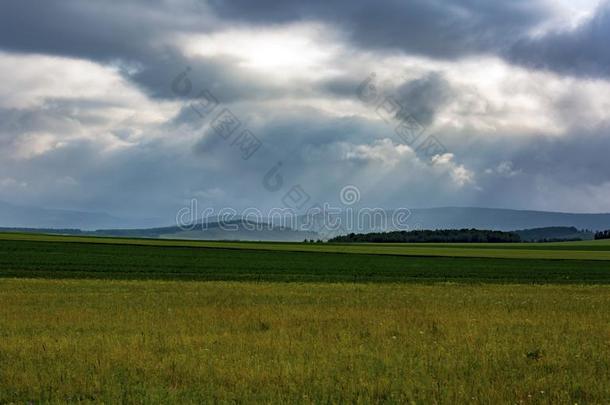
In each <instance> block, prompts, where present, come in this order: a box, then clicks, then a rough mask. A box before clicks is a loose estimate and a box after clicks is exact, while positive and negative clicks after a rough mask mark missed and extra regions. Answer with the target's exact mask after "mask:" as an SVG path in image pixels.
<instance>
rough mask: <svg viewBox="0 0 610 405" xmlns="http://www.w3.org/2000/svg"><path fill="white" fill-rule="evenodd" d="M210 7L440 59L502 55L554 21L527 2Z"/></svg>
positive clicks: (236, 2) (344, 1) (352, 0)
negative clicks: (325, 27) (323, 28)
mask: <svg viewBox="0 0 610 405" xmlns="http://www.w3.org/2000/svg"><path fill="white" fill-rule="evenodd" d="M210 4H211V6H212V8H214V9H215V10H217V12H218V13H219V14H220V15H221V16H223V17H228V18H233V19H236V20H242V21H243V20H246V21H249V22H254V23H277V22H289V21H301V20H312V19H313V20H321V21H326V22H329V23H331V24H332V25H333V26H339V27H341V28H342V29H343V30H344V31H345V32H346V33H347V35H348V36H349V37H350V38H351V39H352V40H353V41H354V42H355V43H356V44H358V45H361V46H365V47H371V48H381V49H383V48H385V49H400V50H404V51H406V52H408V53H413V54H422V55H429V56H433V57H440V58H455V57H459V56H463V55H467V54H473V53H480V52H497V50H498V49H499V48H504V47H507V46H509V45H510V44H511V43H512V42H513V41H514V40H515V38H516V37H519V36H521V35H523V34H524V33H525V32H526V31H527V30H529V29H530V28H532V27H534V26H536V25H537V24H539V23H540V22H541V21H543V20H544V19H545V18H547V17H548V16H549V14H548V11H547V9H546V7H545V6H544V4H543V3H542V2H537V1H526V0H518V1H511V2H489V1H484V0H452V1H445V2H438V1H425V0H410V1H398V0H387V1H375V2H371V1H366V0H339V1H321V0H314V1H307V2H302V1H296V0H292V1H283V2H276V1H257V2H251V1H247V0H212V1H210Z"/></svg>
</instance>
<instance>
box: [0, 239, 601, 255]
mask: <svg viewBox="0 0 610 405" xmlns="http://www.w3.org/2000/svg"><path fill="white" fill-rule="evenodd" d="M0 240H38V241H63V242H77V243H103V244H131V245H147V246H184V247H208V248H210V247H211V248H224V249H249V250H279V251H295V252H333V253H360V254H386V255H405V256H441V257H481V258H506V259H562V260H570V259H571V260H610V242H609V241H584V242H558V243H507V244H504V243H498V244H491V243H459V244H451V243H446V244H441V243H436V244H427V243H404V244H400V243H393V244H382V243H377V244H375V243H363V244H332V243H323V244H317V243H314V244H307V243H281V242H225V241H195V240H167V239H137V238H111V237H91V236H62V235H41V234H28V233H0Z"/></svg>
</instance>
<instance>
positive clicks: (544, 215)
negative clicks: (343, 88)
mask: <svg viewBox="0 0 610 405" xmlns="http://www.w3.org/2000/svg"><path fill="white" fill-rule="evenodd" d="M354 211H356V210H354ZM410 211H411V215H410V216H409V218H408V220H407V221H406V223H403V226H404V225H405V224H406V225H407V226H408V227H409V229H463V228H468V229H472V228H476V229H485V230H499V231H520V234H521V235H522V238H523V237H525V239H528V240H542V239H569V238H584V239H587V238H590V237H591V235H592V234H591V233H590V232H585V233H583V232H580V231H582V230H588V231H593V232H594V231H600V230H607V229H610V214H572V213H559V212H545V211H525V210H511V209H498V208H476V207H443V208H423V209H412V210H410ZM393 213H394V211H392V210H387V211H385V214H386V217H387V218H391V217H392V214H393ZM347 215H348V213H347V212H342V213H341V214H338V216H336V217H338V218H341V223H343V224H347V223H350V222H348V220H347ZM367 221H368V222H366V221H364V222H365V223H363V221H360V223H359V224H358V225H360V227H359V228H353V229H350V228H345V227H343V228H342V229H341V230H340V231H338V232H336V231H335V232H334V233H333V232H331V234H330V235H329V234H328V233H325V232H320V233H317V232H314V231H315V229H311V228H302V227H299V226H297V229H300V230H297V229H291V228H289V227H287V226H271V225H268V224H266V223H264V221H263V223H258V224H257V223H255V222H252V221H246V220H243V219H238V220H236V221H232V222H230V223H227V224H224V225H229V228H231V229H227V226H221V225H220V224H218V223H217V222H213V221H210V222H209V223H208V226H207V227H206V229H202V227H201V224H199V225H198V226H195V227H193V229H192V230H185V229H181V228H179V227H177V226H165V227H159V226H156V227H155V225H158V220H157V222H155V220H153V219H149V220H146V219H144V220H142V219H137V220H134V219H131V220H125V219H122V218H118V217H114V216H112V215H109V214H106V213H92V212H80V211H69V210H53V209H44V208H35V207H23V206H17V205H12V204H8V203H4V202H0V227H1V228H5V230H8V229H9V228H10V230H17V228H19V230H22V231H44V232H49V233H65V234H87V235H99V236H131V237H151V238H186V239H208V240H237V239H239V240H273V241H302V240H304V239H317V238H327V237H332V236H336V235H337V234H341V233H351V232H354V233H366V232H373V231H387V230H393V229H396V228H395V227H392V223H391V221H388V223H387V224H386V225H385V226H383V227H380V226H379V223H377V224H376V223H373V222H374V221H371V220H370V218H369V219H368V220H367ZM303 222H304V217H300V218H299V220H298V221H297V225H300V224H302V223H303ZM351 223H352V224H353V223H354V221H353V219H352V222H351ZM274 225H275V224H274ZM280 225H281V224H280ZM22 228H29V229H22ZM532 228H547V229H543V230H540V229H538V230H535V231H533V232H532V231H531V230H532ZM524 230H527V231H528V232H525V231H524ZM524 232H525V233H524Z"/></svg>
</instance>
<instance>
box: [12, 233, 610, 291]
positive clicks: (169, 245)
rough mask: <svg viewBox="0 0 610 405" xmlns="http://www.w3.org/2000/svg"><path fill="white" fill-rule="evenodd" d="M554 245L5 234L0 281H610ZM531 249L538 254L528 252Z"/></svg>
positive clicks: (607, 270)
mask: <svg viewBox="0 0 610 405" xmlns="http://www.w3.org/2000/svg"><path fill="white" fill-rule="evenodd" d="M67 242H69V243H67ZM527 246H531V247H535V246H534V245H527ZM555 246H558V247H560V248H558V249H556V250H549V251H550V252H552V253H553V254H554V255H556V256H557V257H558V258H559V257H563V256H564V255H565V256H566V257H565V258H564V259H553V260H549V259H530V258H514V257H513V258H506V259H504V258H493V257H487V256H485V255H481V254H480V253H479V252H483V253H485V252H490V251H491V252H500V251H502V250H504V251H506V252H507V253H506V255H507V256H508V257H511V253H513V252H515V251H516V252H521V251H523V250H524V249H519V250H514V249H513V250H511V249H510V247H511V246H507V247H506V248H504V247H495V248H493V249H491V248H486V247H481V248H476V249H473V248H463V249H461V248H459V247H445V246H442V247H441V246H439V247H435V246H433V247H430V248H425V249H431V250H434V249H436V250H443V251H444V252H449V253H451V252H455V253H458V254H456V255H455V256H456V257H449V256H434V255H431V256H420V255H413V256H412V255H409V254H408V253H407V252H408V249H410V248H409V247H407V248H403V247H401V246H395V245H392V246H390V247H389V248H390V249H395V250H398V251H399V253H398V254H391V253H389V251H383V249H384V248H385V247H384V246H376V245H355V246H341V245H326V244H320V245H317V244H290V243H275V244H272V243H238V242H192V241H164V240H149V239H116V238H115V239H112V238H94V237H86V238H83V237H60V236H38V235H31V234H29V235H19V234H3V235H1V237H0V277H32V278H40V277H44V278H60V277H61V278H114V279H182V280H242V281H248V280H250V281H251V280H254V281H325V282H345V281H349V282H354V281H369V282H400V281H419V282H433V281H459V282H527V283H532V282H534V283H549V282H553V283H610V261H603V260H578V259H574V258H572V257H571V256H570V254H571V253H573V252H574V251H572V250H565V249H561V247H563V246H564V245H561V244H560V245H553V247H555ZM585 246H588V245H585ZM600 246H608V247H610V245H600ZM417 249H419V248H417ZM422 249H424V248H422ZM405 250H406V251H405ZM531 251H532V252H536V250H534V249H532V250H531ZM354 252H358V253H357V254H356V253H354ZM369 252H373V253H369ZM579 252H580V253H583V254H587V253H591V254H598V253H600V252H599V251H591V252H587V251H584V250H582V251H579ZM601 253H610V252H601ZM584 257H586V255H585V256H584Z"/></svg>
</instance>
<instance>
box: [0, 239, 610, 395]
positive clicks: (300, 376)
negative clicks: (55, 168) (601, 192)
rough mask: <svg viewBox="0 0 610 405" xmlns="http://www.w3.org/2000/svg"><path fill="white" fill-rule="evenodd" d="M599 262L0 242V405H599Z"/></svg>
mask: <svg viewBox="0 0 610 405" xmlns="http://www.w3.org/2000/svg"><path fill="white" fill-rule="evenodd" d="M410 249H416V250H417V249H431V250H433V251H434V252H433V253H432V254H430V255H423V254H421V252H420V251H417V252H416V253H412V251H411V250H410ZM393 251H397V252H398V253H391V252H393ZM540 251H542V252H544V253H545V255H551V256H550V258H549V257H547V258H540V257H537V256H534V257H529V256H523V254H522V253H520V252H540ZM609 251H610V244H608V243H607V242H574V243H554V244H509V245H492V244H490V245H487V244H481V245H468V246H460V245H442V244H438V245H431V246H421V245H420V246H411V245H404V246H403V245H398V244H397V245H390V246H379V245H369V244H367V245H328V244H294V243H293V244H289V243H277V244H273V243H239V242H198V241H165V240H148V239H121V238H91V237H88V238H81V237H62V236H51V235H33V234H0V404H2V403H74V402H83V403H90V402H102V403H202V402H203V403H235V402H239V403H252V402H255V403H344V402H348V403H416V404H429V403H432V404H455V403H483V404H497V403H498V404H521V403H523V404H557V403H560V404H564V403H565V404H575V403H578V404H607V403H610V260H605V259H603V254H608V253H609ZM450 252H456V254H454V255H451V254H450ZM481 252H495V253H494V254H495V255H499V257H489V256H486V255H485V254H484V253H481ZM511 252H519V253H518V254H517V255H516V256H514V255H513V253H511ZM549 252H550V253H549ZM573 252H578V253H579V255H578V256H576V257H575V256H573V255H572V253H573ZM588 254H591V255H595V254H598V255H599V254H602V256H596V258H594V259H591V258H589V256H587V255H588ZM511 255H512V256H511ZM580 255H582V256H583V257H584V258H582V257H581V256H580Z"/></svg>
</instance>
